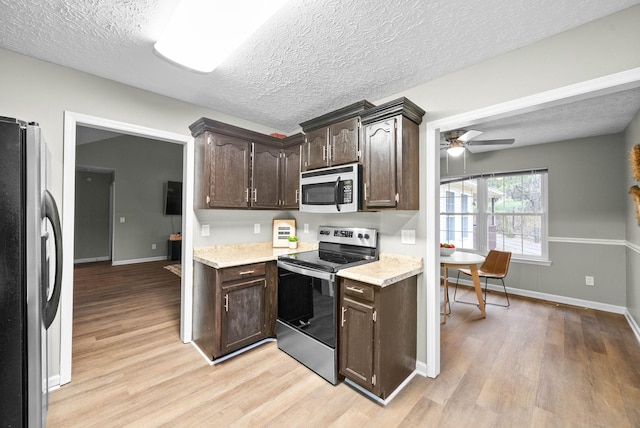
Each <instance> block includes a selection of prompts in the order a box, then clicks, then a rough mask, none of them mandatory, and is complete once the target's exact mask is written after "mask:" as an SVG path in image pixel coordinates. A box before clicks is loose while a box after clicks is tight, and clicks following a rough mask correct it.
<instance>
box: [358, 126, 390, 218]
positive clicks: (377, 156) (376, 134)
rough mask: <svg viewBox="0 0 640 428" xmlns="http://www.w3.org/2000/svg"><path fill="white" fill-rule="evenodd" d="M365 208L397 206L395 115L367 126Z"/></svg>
mask: <svg viewBox="0 0 640 428" xmlns="http://www.w3.org/2000/svg"><path fill="white" fill-rule="evenodd" d="M364 170H365V172H364V174H365V179H364V180H365V188H364V201H363V203H364V207H365V208H386V207H395V206H396V193H397V191H396V132H395V119H390V120H385V121H382V122H377V123H372V124H369V125H367V126H366V127H365V161H364Z"/></svg>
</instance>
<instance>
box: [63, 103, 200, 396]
mask: <svg viewBox="0 0 640 428" xmlns="http://www.w3.org/2000/svg"><path fill="white" fill-rule="evenodd" d="M78 127H86V128H91V129H96V130H101V131H107V132H113V133H118V134H127V135H131V136H135V137H142V138H147V139H150V140H156V141H159V142H163V143H167V142H168V143H174V144H179V145H181V146H182V162H183V167H182V182H183V194H182V212H183V215H182V225H181V227H180V229H181V233H182V247H183V249H182V260H183V261H190V260H191V259H192V256H193V248H192V237H193V233H192V230H193V215H192V214H193V177H194V164H193V159H194V140H193V137H191V136H189V135H181V134H176V133H172V132H167V131H163V130H159V129H154V128H147V127H142V126H138V125H134V124H130V123H125V122H118V121H113V120H109V119H104V118H100V117H94V116H88V115H83V114H79V113H73V112H68V111H66V112H65V116H64V144H63V145H64V159H63V189H64V193H63V200H62V211H63V213H64V215H63V225H62V227H63V230H65V233H64V234H63V248H64V249H65V251H64V254H63V275H62V294H61V298H60V327H59V328H60V380H59V384H60V385H63V384H65V383H68V382H70V381H71V364H72V361H71V357H72V356H71V351H72V340H73V334H72V329H73V267H74V240H75V233H74V224H75V212H76V210H75V198H76V185H75V180H76V141H77V138H76V136H77V135H76V132H77V129H78ZM191 278H192V266H191V264H190V263H188V262H187V263H182V276H181V303H180V306H181V309H180V340H182V341H183V342H184V343H188V342H190V341H191V307H192V298H191V295H192V279H191Z"/></svg>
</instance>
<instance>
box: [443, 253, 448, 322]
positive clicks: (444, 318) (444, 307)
mask: <svg viewBox="0 0 640 428" xmlns="http://www.w3.org/2000/svg"><path fill="white" fill-rule="evenodd" d="M442 275H443V279H442V286H443V289H444V299H443V301H444V305H443V306H442V313H443V316H442V319H443V322H442V323H443V324H446V323H447V304H448V303H449V299H448V296H449V292H448V290H447V277H448V276H449V267H448V266H447V265H444V266H443V268H442Z"/></svg>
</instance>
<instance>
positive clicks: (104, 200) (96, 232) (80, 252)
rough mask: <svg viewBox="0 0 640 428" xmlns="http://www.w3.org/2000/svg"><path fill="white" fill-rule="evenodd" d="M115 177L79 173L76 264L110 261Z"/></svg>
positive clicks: (111, 175)
mask: <svg viewBox="0 0 640 428" xmlns="http://www.w3.org/2000/svg"><path fill="white" fill-rule="evenodd" d="M112 182H113V173H112V172H110V173H103V172H95V171H76V201H75V202H76V204H75V211H76V216H75V230H74V232H75V235H74V247H73V258H74V260H75V261H83V262H88V261H99V260H110V259H111V227H110V226H111V214H110V210H111V183H112Z"/></svg>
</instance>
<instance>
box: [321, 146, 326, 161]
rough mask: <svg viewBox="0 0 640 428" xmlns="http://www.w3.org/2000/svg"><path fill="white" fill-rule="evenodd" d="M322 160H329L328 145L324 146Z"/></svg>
mask: <svg viewBox="0 0 640 428" xmlns="http://www.w3.org/2000/svg"><path fill="white" fill-rule="evenodd" d="M322 160H327V146H324V147H323V148H322Z"/></svg>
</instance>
